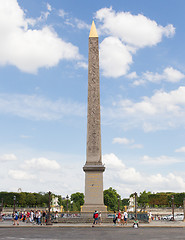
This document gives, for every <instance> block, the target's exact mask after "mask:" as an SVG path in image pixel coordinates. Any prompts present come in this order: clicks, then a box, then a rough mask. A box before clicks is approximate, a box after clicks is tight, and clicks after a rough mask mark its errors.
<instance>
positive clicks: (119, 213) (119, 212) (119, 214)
mask: <svg viewBox="0 0 185 240" xmlns="http://www.w3.org/2000/svg"><path fill="white" fill-rule="evenodd" d="M120 222H121V211H120V210H119V211H118V225H120Z"/></svg>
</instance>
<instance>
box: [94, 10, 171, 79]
mask: <svg viewBox="0 0 185 240" xmlns="http://www.w3.org/2000/svg"><path fill="white" fill-rule="evenodd" d="M95 17H96V19H98V21H99V22H100V25H99V29H98V32H99V33H100V34H105V35H108V36H109V37H106V38H105V39H104V40H103V42H102V43H101V44H100V66H101V68H102V70H103V75H104V76H106V77H114V78H117V77H120V76H123V75H126V74H127V72H128V70H129V66H130V64H132V62H133V60H132V55H133V54H134V53H136V51H137V50H138V49H139V48H143V47H148V46H150V47H151V46H154V45H156V44H158V43H159V42H161V41H162V38H163V36H166V37H172V36H173V35H174V34H175V28H174V27H173V25H171V24H169V25H167V26H165V27H163V26H161V25H158V24H157V23H156V22H155V21H154V20H151V19H149V18H147V17H145V16H144V15H142V14H138V15H132V14H131V13H129V12H115V11H114V10H113V9H112V8H102V9H100V10H98V11H97V12H96V16H95ZM128 77H131V78H133V77H134V76H133V75H131V76H129V75H128Z"/></svg>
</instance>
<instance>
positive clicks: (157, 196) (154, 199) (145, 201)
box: [138, 191, 185, 207]
mask: <svg viewBox="0 0 185 240" xmlns="http://www.w3.org/2000/svg"><path fill="white" fill-rule="evenodd" d="M173 199H174V200H173ZM184 199H185V193H184V192H182V193H174V192H161V193H151V192H146V191H144V192H142V193H140V196H139V197H138V204H139V206H141V207H146V206H150V207H171V206H172V202H173V201H174V205H175V207H181V206H183V200H184Z"/></svg>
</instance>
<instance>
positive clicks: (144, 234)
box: [0, 227, 185, 240]
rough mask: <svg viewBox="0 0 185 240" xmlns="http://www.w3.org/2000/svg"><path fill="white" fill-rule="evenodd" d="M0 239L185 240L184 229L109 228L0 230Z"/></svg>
mask: <svg viewBox="0 0 185 240" xmlns="http://www.w3.org/2000/svg"><path fill="white" fill-rule="evenodd" d="M0 239H7V240H14V239H15V240H19V239H21V240H29V239H32V240H38V239H43V240H44V239H47V240H48V239H52V240H55V239H62V240H72V239H75V240H83V239H85V240H98V239H103V240H104V239H105V240H113V239H116V240H124V239H125V240H145V239H146V240H157V239H160V240H169V239H173V240H175V239H178V240H181V239H182V240H184V239H185V228H164V227H163V228H155V227H153V228H150V227H148V228H139V229H133V228H119V227H116V228H109V227H103V228H101V227H98V228H96V227H95V228H92V227H85V228H83V227H70V228H69V227H58V228H52V227H47V228H46V227H44V228H42V227H27V228H16V227H15V228H9V227H7V228H1V229H0Z"/></svg>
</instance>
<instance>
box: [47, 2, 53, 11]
mask: <svg viewBox="0 0 185 240" xmlns="http://www.w3.org/2000/svg"><path fill="white" fill-rule="evenodd" d="M46 6H47V9H48V11H50V12H51V10H52V7H51V5H50V4H49V3H47V4H46Z"/></svg>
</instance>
